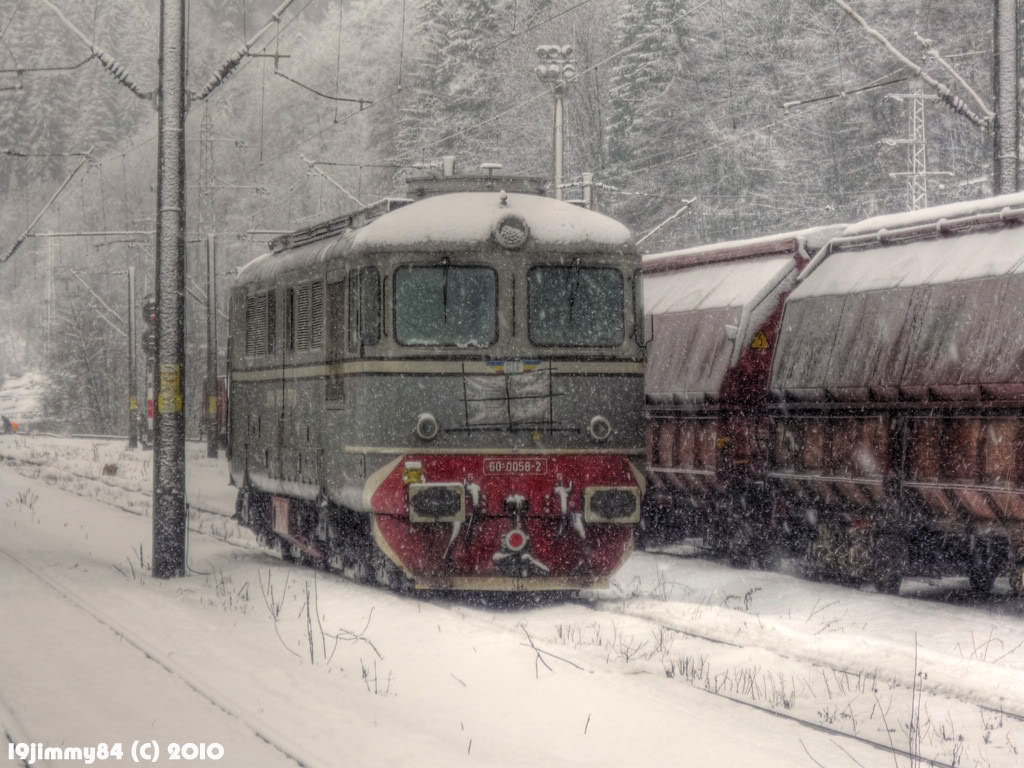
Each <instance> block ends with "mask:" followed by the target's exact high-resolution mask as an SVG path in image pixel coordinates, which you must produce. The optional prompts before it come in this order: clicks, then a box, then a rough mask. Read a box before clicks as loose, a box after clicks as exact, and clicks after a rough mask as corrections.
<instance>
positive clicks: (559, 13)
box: [484, 0, 593, 52]
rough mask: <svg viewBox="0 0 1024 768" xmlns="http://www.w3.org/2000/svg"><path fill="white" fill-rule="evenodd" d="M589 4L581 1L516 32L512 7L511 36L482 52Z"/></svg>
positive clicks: (584, 0) (585, 0) (587, 0)
mask: <svg viewBox="0 0 1024 768" xmlns="http://www.w3.org/2000/svg"><path fill="white" fill-rule="evenodd" d="M591 2H593V0H581V2H578V3H576V5H574V6H572V7H571V8H566V9H565V10H563V11H560V12H558V13H556V14H555V15H554V16H551V17H549V18H547V19H544V20H543V21H538V22H537V23H536V24H533V25H531V26H529V27H527V28H526V29H521V30H518V31H516V30H515V26H516V22H515V8H514V7H513V11H512V14H513V15H512V29H513V32H512V34H511V35H509V36H508V37H505V38H503V39H501V40H499V41H498V42H496V43H495V44H494V45H492V46H491V47H490V48H485V49H484V50H485V51H487V52H490V51H493V50H496V49H498V48H500V47H501V46H503V45H505V43H508V42H511V41H512V40H516V39H518V38H520V37H522V36H523V35H525V34H526V33H527V32H532V31H533V30H535V29H538V28H540V27H543V26H544V25H545V24H548V23H550V22H552V21H554V20H555V19H558V18H561V17H562V16H565V15H566V14H567V13H572V12H573V11H575V10H576V9H577V8H582V7H583V6H584V5H587V4H588V3H591Z"/></svg>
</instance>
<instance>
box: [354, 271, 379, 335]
mask: <svg viewBox="0 0 1024 768" xmlns="http://www.w3.org/2000/svg"><path fill="white" fill-rule="evenodd" d="M348 289H349V291H348V333H349V343H348V348H349V351H350V352H355V353H358V352H359V351H360V349H361V348H362V347H363V346H365V345H371V344H376V343H377V342H379V341H380V270H378V269H377V268H376V267H362V268H360V269H357V270H353V271H352V272H351V273H349V284H348Z"/></svg>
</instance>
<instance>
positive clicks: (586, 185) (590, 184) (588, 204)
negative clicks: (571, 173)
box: [583, 173, 594, 210]
mask: <svg viewBox="0 0 1024 768" xmlns="http://www.w3.org/2000/svg"><path fill="white" fill-rule="evenodd" d="M583 207H584V208H586V209H587V210H593V209H594V174H592V173H584V174H583Z"/></svg>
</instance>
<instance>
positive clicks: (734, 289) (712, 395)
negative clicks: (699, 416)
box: [644, 226, 842, 403]
mask: <svg viewBox="0 0 1024 768" xmlns="http://www.w3.org/2000/svg"><path fill="white" fill-rule="evenodd" d="M841 231H842V227H841V226H837V227H820V228H815V229H812V230H802V231H799V232H787V233H782V234H778V235H770V236H767V237H759V238H753V239H749V240H736V241H732V242H728V243H715V244H712V245H706V246H700V247H697V248H687V249H685V250H679V251H670V252H667V253H658V254H650V255H646V256H644V312H645V313H646V314H647V315H650V316H651V317H652V321H651V322H652V324H653V327H654V338H653V340H652V342H651V346H650V348H649V350H648V367H647V393H648V397H649V398H650V399H651V400H652V401H654V402H676V403H695V402H706V401H715V400H718V399H719V398H720V396H721V394H722V387H723V384H724V382H725V379H726V377H727V375H728V373H729V370H730V368H731V367H732V366H735V365H736V364H737V363H738V362H739V360H740V357H741V354H742V352H743V350H745V349H747V348H749V347H750V345H751V342H752V340H753V339H754V337H755V336H756V335H757V333H758V332H759V331H760V330H761V326H762V325H763V324H764V323H765V321H766V320H767V319H768V317H769V316H770V315H771V314H772V313H773V312H774V311H775V310H776V309H777V308H778V303H779V297H780V296H782V295H784V294H785V293H786V292H788V291H789V290H790V289H791V288H792V287H793V285H795V283H796V275H797V272H798V271H799V269H800V268H801V267H802V266H804V265H805V264H806V263H807V260H808V259H809V258H810V256H811V255H813V250H810V249H813V248H814V247H815V246H817V247H820V246H821V245H823V244H824V243H825V242H827V240H828V238H829V237H830V236H832V235H834V234H837V233H838V232H841Z"/></svg>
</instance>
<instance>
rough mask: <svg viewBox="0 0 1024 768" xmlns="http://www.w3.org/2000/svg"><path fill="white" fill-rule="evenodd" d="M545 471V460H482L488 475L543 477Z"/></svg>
mask: <svg viewBox="0 0 1024 768" xmlns="http://www.w3.org/2000/svg"><path fill="white" fill-rule="evenodd" d="M547 471H548V460H547V459H519V458H516V459H484V472H486V473H487V474H488V475H543V474H546V473H547Z"/></svg>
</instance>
